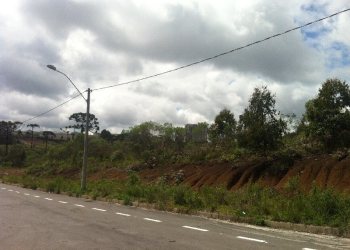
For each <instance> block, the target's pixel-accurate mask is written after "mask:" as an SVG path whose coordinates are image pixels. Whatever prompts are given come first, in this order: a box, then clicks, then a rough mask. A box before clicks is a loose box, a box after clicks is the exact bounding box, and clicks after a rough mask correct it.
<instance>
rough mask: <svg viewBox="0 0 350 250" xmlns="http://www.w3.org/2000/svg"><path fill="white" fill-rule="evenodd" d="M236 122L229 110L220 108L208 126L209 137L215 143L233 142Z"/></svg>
mask: <svg viewBox="0 0 350 250" xmlns="http://www.w3.org/2000/svg"><path fill="white" fill-rule="evenodd" d="M236 124H237V122H236V120H235V117H234V115H233V113H231V111H230V110H228V109H223V110H221V111H220V113H219V114H218V115H217V116H216V117H215V120H214V123H213V124H212V125H211V126H210V128H209V139H210V140H211V141H212V142H213V143H215V144H222V145H224V144H225V145H228V144H229V143H232V142H234V139H235V132H236Z"/></svg>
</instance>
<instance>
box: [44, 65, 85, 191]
mask: <svg viewBox="0 0 350 250" xmlns="http://www.w3.org/2000/svg"><path fill="white" fill-rule="evenodd" d="M47 67H48V68H49V69H51V70H53V71H56V72H58V73H60V74H62V75H64V76H65V77H66V78H67V79H68V80H69V81H70V83H71V84H72V85H73V86H74V87H75V89H76V90H77V91H78V92H79V94H80V95H81V97H82V98H83V99H84V100H85V102H86V124H85V136H84V155H83V168H82V170H81V190H85V189H86V169H87V154H88V137H89V122H90V93H91V90H90V88H88V89H87V99H85V97H84V96H83V94H82V93H81V92H80V90H79V89H78V88H77V86H75V84H74V83H73V82H72V80H71V79H70V78H69V77H68V76H67V75H66V74H65V73H63V72H61V71H59V70H57V68H56V67H55V66H53V65H47Z"/></svg>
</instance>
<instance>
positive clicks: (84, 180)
mask: <svg viewBox="0 0 350 250" xmlns="http://www.w3.org/2000/svg"><path fill="white" fill-rule="evenodd" d="M90 93H91V89H90V88H88V89H87V99H86V124H85V138H84V156H83V169H82V171H81V189H82V190H85V189H86V168H87V155H88V139H89V124H90Z"/></svg>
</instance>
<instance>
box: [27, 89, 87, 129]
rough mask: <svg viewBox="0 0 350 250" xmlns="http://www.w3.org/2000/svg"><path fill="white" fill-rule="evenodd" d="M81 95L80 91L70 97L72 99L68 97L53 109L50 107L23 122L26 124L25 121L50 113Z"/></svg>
mask: <svg viewBox="0 0 350 250" xmlns="http://www.w3.org/2000/svg"><path fill="white" fill-rule="evenodd" d="M80 95H81V93H80V92H79V94H78V95H75V96H73V97H72V98H70V99H68V100H66V101H64V102H62V103H61V104H59V105H57V106H55V107H53V108H51V109H49V110H47V111H45V112H43V113H40V114H38V115H36V116H33V117H32V118H29V119H27V120H25V121H23V122H22V124H24V123H26V122H28V121H31V120H34V119H36V118H38V117H40V116H43V115H46V114H47V113H49V112H51V111H53V110H55V109H58V108H59V107H61V106H63V105H65V104H66V103H68V102H70V101H72V100H74V99H75V98H77V97H78V96H80Z"/></svg>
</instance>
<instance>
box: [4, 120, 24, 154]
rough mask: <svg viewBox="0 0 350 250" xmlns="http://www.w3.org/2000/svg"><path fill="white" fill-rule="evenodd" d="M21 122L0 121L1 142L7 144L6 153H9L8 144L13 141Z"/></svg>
mask: <svg viewBox="0 0 350 250" xmlns="http://www.w3.org/2000/svg"><path fill="white" fill-rule="evenodd" d="M21 124H22V123H21V122H12V121H0V143H1V144H5V154H6V155H7V154H8V145H9V144H10V143H11V142H12V141H13V136H14V132H15V131H16V130H17V129H18V126H19V125H21Z"/></svg>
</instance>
